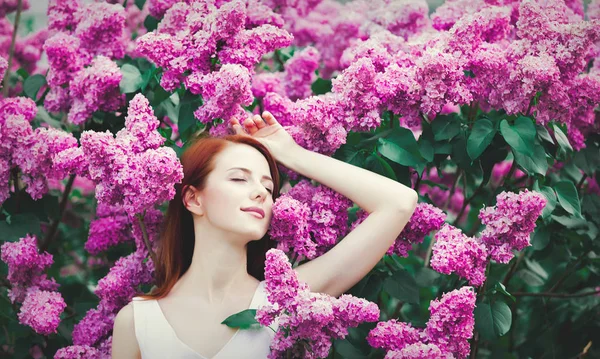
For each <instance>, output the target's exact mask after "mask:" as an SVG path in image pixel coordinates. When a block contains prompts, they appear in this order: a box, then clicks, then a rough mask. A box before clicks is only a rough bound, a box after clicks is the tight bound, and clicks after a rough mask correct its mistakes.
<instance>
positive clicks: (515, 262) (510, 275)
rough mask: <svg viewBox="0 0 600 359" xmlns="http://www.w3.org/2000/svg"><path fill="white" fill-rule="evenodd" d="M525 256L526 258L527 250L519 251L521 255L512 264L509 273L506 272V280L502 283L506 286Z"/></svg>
mask: <svg viewBox="0 0 600 359" xmlns="http://www.w3.org/2000/svg"><path fill="white" fill-rule="evenodd" d="M523 258H525V250H522V251H521V253H519V257H518V258H517V260H516V261H514V262H513V264H512V265H511V266H510V269H509V270H508V273H506V277H504V280H503V281H502V284H504V286H505V287H506V286H507V285H508V282H509V281H510V279H511V278H512V276H513V275H514V274H515V272H516V271H517V267H518V266H519V264H520V263H521V261H522V260H523Z"/></svg>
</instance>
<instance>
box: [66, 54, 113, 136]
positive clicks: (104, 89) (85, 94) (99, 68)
mask: <svg viewBox="0 0 600 359" xmlns="http://www.w3.org/2000/svg"><path fill="white" fill-rule="evenodd" d="M121 78H122V74H121V71H120V70H119V67H118V66H117V64H116V63H114V62H113V61H111V60H110V59H109V58H107V57H105V56H98V57H96V58H95V59H94V60H93V61H92V63H91V66H90V67H87V68H85V69H83V70H81V71H79V72H78V73H77V74H76V75H75V77H74V78H73V80H72V81H71V85H70V94H71V97H72V98H73V106H72V107H71V111H70V112H69V117H68V118H69V121H70V122H72V123H73V124H75V125H79V124H81V123H83V122H85V121H86V120H87V119H89V118H90V117H91V116H92V113H93V112H94V111H98V110H101V111H116V110H117V109H119V108H120V107H121V106H122V105H123V104H124V100H125V97H124V95H122V94H121V93H120V90H119V83H120V82H121Z"/></svg>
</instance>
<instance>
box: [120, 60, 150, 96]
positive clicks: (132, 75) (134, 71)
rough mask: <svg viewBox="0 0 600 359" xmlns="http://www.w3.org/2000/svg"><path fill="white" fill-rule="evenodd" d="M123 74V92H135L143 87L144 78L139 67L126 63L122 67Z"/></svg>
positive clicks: (121, 87) (121, 85) (121, 84)
mask: <svg viewBox="0 0 600 359" xmlns="http://www.w3.org/2000/svg"><path fill="white" fill-rule="evenodd" d="M121 74H123V78H121V83H119V88H120V89H121V92H122V93H133V92H136V91H137V90H139V89H140V88H141V87H142V84H143V83H144V78H143V77H142V74H141V73H140V70H139V69H138V68H137V67H135V66H133V65H130V64H125V65H123V66H122V67H121Z"/></svg>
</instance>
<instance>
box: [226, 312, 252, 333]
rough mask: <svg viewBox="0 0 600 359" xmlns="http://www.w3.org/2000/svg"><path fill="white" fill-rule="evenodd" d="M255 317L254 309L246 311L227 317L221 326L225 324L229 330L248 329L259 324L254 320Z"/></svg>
mask: <svg viewBox="0 0 600 359" xmlns="http://www.w3.org/2000/svg"><path fill="white" fill-rule="evenodd" d="M255 316H256V309H246V310H243V311H241V312H238V313H235V314H232V315H230V316H229V317H227V319H225V320H224V321H222V322H221V324H225V325H227V326H228V327H231V328H240V329H248V328H252V327H256V326H260V324H259V323H258V322H257V321H256V319H255V318H254V317H255Z"/></svg>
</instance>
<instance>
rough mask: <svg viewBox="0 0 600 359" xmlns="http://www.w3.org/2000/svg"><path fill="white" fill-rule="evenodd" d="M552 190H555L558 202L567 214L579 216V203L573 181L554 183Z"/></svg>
mask: <svg viewBox="0 0 600 359" xmlns="http://www.w3.org/2000/svg"><path fill="white" fill-rule="evenodd" d="M554 190H555V191H556V195H557V197H558V203H560V205H561V207H562V208H563V209H564V210H565V211H567V212H568V213H569V214H572V215H574V216H577V217H580V216H581V204H580V202H579V196H578V195H577V189H576V188H575V185H574V184H573V182H571V181H560V182H558V183H557V184H555V185H554Z"/></svg>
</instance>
